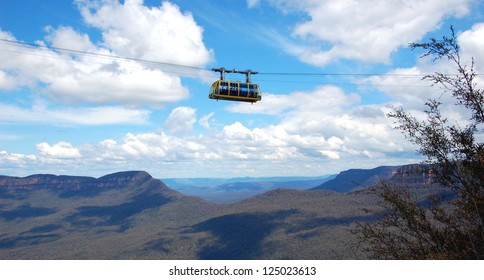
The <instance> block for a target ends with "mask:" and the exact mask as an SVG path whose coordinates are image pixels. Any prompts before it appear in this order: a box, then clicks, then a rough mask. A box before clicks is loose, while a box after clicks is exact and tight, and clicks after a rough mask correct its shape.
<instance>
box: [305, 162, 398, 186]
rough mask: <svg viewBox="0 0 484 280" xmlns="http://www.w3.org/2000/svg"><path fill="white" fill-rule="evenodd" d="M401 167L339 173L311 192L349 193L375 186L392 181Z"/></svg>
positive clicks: (352, 170) (382, 167) (351, 170)
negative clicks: (383, 181)
mask: <svg viewBox="0 0 484 280" xmlns="http://www.w3.org/2000/svg"><path fill="white" fill-rule="evenodd" d="M400 167H401V166H380V167H377V168H373V169H349V170H346V171H342V172H341V173H339V174H338V175H337V176H336V177H335V178H334V179H332V180H329V181H326V182H324V183H323V184H321V185H319V186H317V187H314V188H312V189H311V190H333V191H337V192H348V191H351V190H355V189H361V188H365V187H368V186H371V185H373V184H374V183H376V182H378V181H379V180H382V179H390V178H392V176H393V175H395V174H396V173H397V171H398V169H399V168H400Z"/></svg>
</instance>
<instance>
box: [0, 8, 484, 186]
mask: <svg viewBox="0 0 484 280" xmlns="http://www.w3.org/2000/svg"><path fill="white" fill-rule="evenodd" d="M483 11H484V3H483V1H470V0H451V1H440V0H427V1H422V0H415V1H412V0H409V1H387V0H385V1H314V0H299V1H289V0H248V1H240V0H237V1H236V0H224V1H216V0H208V1H194V0H174V1H158V0H157V1H148V0H146V1H141V0H130V1H128V0H126V1H117V0H105V1H87V0H77V1H54V0H48V1H34V0H19V1H2V3H1V4H0V174H5V175H16V176H26V175H29V174H34V173H53V174H71V175H87V176H102V175H104V174H107V173H112V172H116V171H122V170H146V171H148V172H149V173H151V174H152V175H153V176H155V177H159V178H164V177H165V178H166V177H238V176H317V175H323V174H329V173H337V172H339V171H342V170H345V169H349V168H372V167H376V166H380V165H398V164H406V163H414V162H419V161H420V160H422V158H421V157H420V156H419V155H418V154H416V153H415V152H414V151H415V147H414V146H412V145H411V144H410V143H408V141H406V140H405V139H404V137H403V136H402V135H401V133H400V132H399V131H396V130H394V129H393V127H392V126H393V120H391V119H388V118H387V117H386V113H387V112H388V111H389V108H388V105H394V106H403V107H404V108H406V109H407V110H409V111H410V112H413V113H414V114H416V115H417V116H420V115H421V113H420V112H421V111H422V110H423V109H424V107H423V104H424V102H425V101H426V99H427V98H429V97H439V96H441V94H442V91H441V90H439V89H438V88H430V87H429V84H428V82H426V81H421V80H420V78H421V77H422V76H423V75H425V74H427V73H433V72H435V71H441V72H444V73H453V71H454V70H453V66H452V65H451V64H449V63H448V62H446V61H439V62H437V63H432V62H431V61H429V60H428V59H421V58H419V55H420V54H421V52H419V51H418V50H416V51H411V50H409V48H408V43H410V42H416V41H422V40H425V39H426V38H429V37H437V38H439V37H441V36H443V35H449V27H450V25H454V27H455V29H456V31H457V34H458V39H459V43H460V44H461V46H462V56H463V58H464V59H466V60H467V61H470V58H471V57H474V59H475V63H476V70H477V72H478V73H482V72H484V71H482V67H483V66H482V65H484V14H483V13H484V12H483ZM13 42H24V43H29V44H31V43H33V44H34V45H33V46H32V45H31V46H26V45H22V44H16V43H13ZM60 48H62V49H70V50H78V51H81V52H82V53H72V52H64V51H60ZM87 53H94V54H99V55H87ZM119 57H122V58H132V59H121V58H119ZM146 60H148V61H155V62H160V63H147V62H143V61H146ZM213 67H226V68H230V69H231V68H237V69H241V70H245V69H251V70H254V71H259V72H260V74H258V75H254V76H253V77H252V79H253V81H254V82H257V83H258V84H259V85H260V87H261V89H262V93H263V96H262V101H261V102H258V103H256V104H245V103H244V104H240V103H234V102H228V101H218V102H217V101H214V100H210V99H208V97H207V96H208V90H209V88H210V85H211V83H212V82H214V81H215V80H216V79H217V77H218V76H217V73H213V72H211V71H208V70H206V69H211V68H213ZM372 74H373V75H372ZM227 78H228V79H236V80H241V79H244V77H242V76H240V75H234V74H229V75H228V76H227ZM441 100H442V102H443V103H444V105H443V107H442V108H443V110H444V112H445V113H446V114H447V115H448V116H449V118H450V119H451V121H454V122H461V123H463V122H465V121H466V116H465V113H464V112H460V111H459V110H456V109H455V106H453V105H452V104H453V101H452V100H451V99H450V98H448V96H447V95H444V96H442V97H441Z"/></svg>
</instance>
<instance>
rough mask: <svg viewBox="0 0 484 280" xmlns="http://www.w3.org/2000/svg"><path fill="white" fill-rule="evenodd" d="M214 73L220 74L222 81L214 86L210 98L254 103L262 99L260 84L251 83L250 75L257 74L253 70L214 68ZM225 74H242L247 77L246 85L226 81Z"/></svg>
mask: <svg viewBox="0 0 484 280" xmlns="http://www.w3.org/2000/svg"><path fill="white" fill-rule="evenodd" d="M212 71H215V72H220V80H218V81H216V82H215V83H213V84H212V87H211V88H210V94H209V95H208V98H210V99H217V100H219V99H220V100H229V101H240V102H250V103H254V102H257V101H260V100H261V99H262V97H261V92H260V88H259V85H258V84H253V83H251V81H250V74H257V72H253V71H251V70H246V71H238V70H235V69H234V70H227V69H225V68H213V69H212ZM225 73H240V74H245V75H246V76H247V80H246V82H245V83H243V82H239V81H227V80H225Z"/></svg>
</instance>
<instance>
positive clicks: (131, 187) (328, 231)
mask: <svg viewBox="0 0 484 280" xmlns="http://www.w3.org/2000/svg"><path fill="white" fill-rule="evenodd" d="M362 173H364V174H362ZM389 173H392V174H394V177H393V179H398V180H400V181H401V182H405V183H409V182H410V183H412V184H417V185H418V184H421V183H422V182H423V181H422V179H425V180H426V179H428V176H427V175H426V174H428V173H429V172H428V171H425V170H424V171H422V169H421V168H420V167H419V166H414V167H412V166H410V167H408V166H407V167H405V168H400V169H398V170H397V171H396V173H395V172H394V171H393V167H384V168H381V169H376V170H372V171H370V172H366V173H365V172H361V171H356V172H355V171H348V172H342V173H341V174H343V175H344V176H342V177H343V179H344V180H343V179H342V178H339V179H338V178H336V179H338V180H340V182H342V184H343V188H338V187H337V185H336V183H335V182H333V185H332V186H334V188H335V189H337V190H341V189H344V188H346V189H349V188H350V187H349V183H348V182H351V178H350V177H351V176H350V175H351V174H356V175H358V176H356V179H357V180H360V182H370V181H371V180H375V179H376V178H382V177H384V176H387V174H389ZM341 174H340V175H341ZM425 180H424V181H425ZM336 182H338V181H336ZM377 202H378V199H377V198H376V197H374V196H373V195H371V194H369V193H367V192H364V191H362V192H346V193H341V192H335V191H331V190H311V191H303V190H291V189H276V190H271V191H268V192H265V193H263V194H260V195H258V196H255V197H252V198H250V199H246V200H244V201H240V202H237V203H231V204H216V203H211V202H208V201H206V200H203V199H200V198H197V197H191V196H186V195H183V194H181V193H179V192H177V191H174V190H172V189H170V188H169V187H167V186H166V185H165V184H164V183H163V182H161V181H160V180H157V179H154V178H152V177H151V176H150V175H149V174H148V173H146V172H142V171H132V172H120V173H115V174H110V175H106V176H103V177H101V178H97V179H96V178H89V177H75V176H54V175H33V176H29V177H25V178H16V177H6V176H2V177H0V259H354V258H356V257H357V256H355V255H354V253H353V252H354V251H353V248H352V247H351V245H352V243H353V242H355V240H354V237H353V236H352V235H351V234H350V233H349V230H350V229H351V228H353V227H354V226H355V224H356V222H358V221H372V220H374V219H376V218H377V215H375V214H370V213H375V212H372V211H367V210H368V209H373V210H378V209H379V208H378V206H377V205H378V203H377ZM364 257H365V256H363V255H359V256H358V258H364Z"/></svg>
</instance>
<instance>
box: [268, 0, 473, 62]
mask: <svg viewBox="0 0 484 280" xmlns="http://www.w3.org/2000/svg"><path fill="white" fill-rule="evenodd" d="M269 2H270V3H272V4H273V5H274V6H276V7H278V8H279V9H281V10H282V11H284V12H286V13H290V12H303V13H306V14H307V15H308V16H309V19H308V20H306V21H304V22H300V23H298V24H297V25H296V26H295V27H294V29H293V34H292V35H293V36H295V37H297V38H300V39H302V40H303V41H304V42H305V44H309V46H307V47H306V48H305V49H304V51H302V52H300V53H299V54H298V57H299V58H300V59H301V60H302V61H304V62H307V63H309V64H314V65H318V66H324V65H326V64H328V63H330V62H332V61H334V60H338V59H352V60H358V61H363V62H371V63H389V62H390V55H391V54H392V53H393V52H394V51H396V50H397V49H398V48H399V47H402V46H406V45H407V44H408V43H409V42H414V41H417V40H419V39H421V38H422V36H423V35H425V34H426V33H427V32H429V31H431V30H434V29H435V28H437V27H439V25H440V24H441V22H442V20H443V19H444V18H446V17H451V16H455V17H461V16H463V15H465V14H466V13H467V12H468V10H469V4H470V1H469V0H452V1H439V0H432V1H419V0H411V1H386V0H380V1H338V0H332V1H312V0H303V1H297V2H295V1H290V0H272V1H269ZM363 11H364V12H363ZM375 19H378V20H375ZM293 50H294V47H291V50H289V51H288V52H289V53H293Z"/></svg>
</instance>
